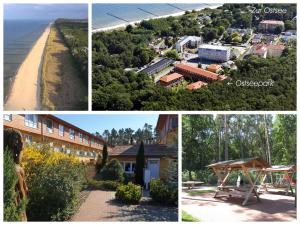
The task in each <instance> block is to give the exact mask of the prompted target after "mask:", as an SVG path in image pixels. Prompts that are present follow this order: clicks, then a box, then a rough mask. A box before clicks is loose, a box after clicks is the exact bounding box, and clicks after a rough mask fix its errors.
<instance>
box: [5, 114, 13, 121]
mask: <svg viewBox="0 0 300 225" xmlns="http://www.w3.org/2000/svg"><path fill="white" fill-rule="evenodd" d="M3 119H4V120H7V121H12V114H3Z"/></svg>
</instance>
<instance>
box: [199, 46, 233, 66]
mask: <svg viewBox="0 0 300 225" xmlns="http://www.w3.org/2000/svg"><path fill="white" fill-rule="evenodd" d="M198 56H199V58H200V59H204V60H210V61H216V62H226V61H228V60H229V59H230V48H227V47H224V46H218V45H207V44H204V45H201V46H200V47H199V48H198Z"/></svg>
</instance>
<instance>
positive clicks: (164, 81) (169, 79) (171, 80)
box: [159, 73, 183, 87]
mask: <svg viewBox="0 0 300 225" xmlns="http://www.w3.org/2000/svg"><path fill="white" fill-rule="evenodd" d="M182 81H183V76H182V75H181V74H178V73H172V74H169V75H166V76H163V77H161V78H160V79H159V84H160V85H162V86H164V87H173V86H176V85H178V84H180V83H181V82H182Z"/></svg>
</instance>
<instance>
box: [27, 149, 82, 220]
mask: <svg viewBox="0 0 300 225" xmlns="http://www.w3.org/2000/svg"><path fill="white" fill-rule="evenodd" d="M21 163H22V166H23V168H24V170H25V175H26V181H27V183H28V189H29V202H28V206H27V209H28V218H29V220H33V221H50V220H51V221H64V220H67V219H69V218H70V216H71V215H72V214H73V213H74V211H75V209H76V205H77V203H78V195H79V192H80V190H81V187H82V184H83V171H84V170H83V165H82V164H81V163H80V161H79V159H78V158H76V156H73V155H67V154H64V153H61V152H54V151H53V149H51V148H50V147H49V146H47V145H39V146H37V145H31V146H26V147H25V148H24V150H23V155H22V162H21Z"/></svg>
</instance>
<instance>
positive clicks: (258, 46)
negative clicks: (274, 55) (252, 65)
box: [253, 45, 267, 53]
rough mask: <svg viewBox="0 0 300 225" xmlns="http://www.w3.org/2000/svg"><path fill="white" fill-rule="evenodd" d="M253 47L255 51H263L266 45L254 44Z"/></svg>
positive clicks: (265, 49)
mask: <svg viewBox="0 0 300 225" xmlns="http://www.w3.org/2000/svg"><path fill="white" fill-rule="evenodd" d="M253 48H254V51H255V52H256V53H265V52H266V51H267V46H266V45H254V46H253Z"/></svg>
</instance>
